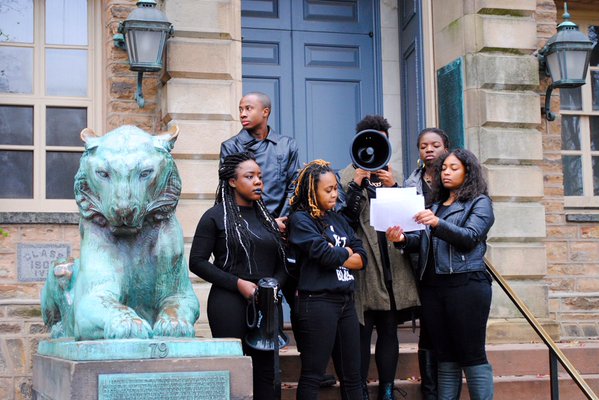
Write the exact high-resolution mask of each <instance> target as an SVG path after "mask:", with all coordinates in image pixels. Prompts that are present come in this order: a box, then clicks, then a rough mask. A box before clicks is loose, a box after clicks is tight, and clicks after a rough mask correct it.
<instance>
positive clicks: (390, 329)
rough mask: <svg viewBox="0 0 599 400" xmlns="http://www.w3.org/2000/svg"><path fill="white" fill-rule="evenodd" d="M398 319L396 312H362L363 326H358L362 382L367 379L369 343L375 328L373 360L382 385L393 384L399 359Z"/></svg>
mask: <svg viewBox="0 0 599 400" xmlns="http://www.w3.org/2000/svg"><path fill="white" fill-rule="evenodd" d="M398 323H399V318H398V314H397V311H396V310H376V311H375V310H370V311H366V312H364V325H360V354H361V359H362V361H361V364H362V367H361V372H360V375H361V377H362V381H366V379H367V378H368V366H369V364H370V342H371V338H372V331H373V328H374V327H375V326H376V334H377V339H376V347H375V351H374V359H375V361H376V367H377V371H378V375H379V381H380V382H383V383H388V382H393V381H394V380H395V372H396V370H397V360H398V359H399V339H398V338H397V325H398Z"/></svg>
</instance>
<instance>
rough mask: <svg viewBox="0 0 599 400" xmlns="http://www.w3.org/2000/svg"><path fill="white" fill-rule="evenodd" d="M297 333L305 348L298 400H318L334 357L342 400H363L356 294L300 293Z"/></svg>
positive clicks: (302, 357)
mask: <svg viewBox="0 0 599 400" xmlns="http://www.w3.org/2000/svg"><path fill="white" fill-rule="evenodd" d="M297 303H298V304H297V312H298V313H297V325H298V326H297V332H298V334H299V338H300V342H301V344H302V351H301V353H300V357H301V360H302V370H301V376H300V379H299V383H298V388H297V399H298V400H313V399H318V390H319V387H320V381H321V380H322V377H323V375H324V373H325V371H326V367H327V364H328V362H329V357H330V356H331V354H332V356H333V364H334V365H335V371H336V373H337V376H338V377H339V381H340V384H341V388H340V389H341V393H342V395H341V396H342V398H343V399H346V400H362V388H361V386H360V352H359V351H357V349H359V346H360V328H359V326H360V324H359V322H358V316H357V314H356V309H355V305H354V299H353V294H333V293H319V294H316V293H312V294H308V293H300V295H299V297H298V299H297Z"/></svg>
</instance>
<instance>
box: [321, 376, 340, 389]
mask: <svg viewBox="0 0 599 400" xmlns="http://www.w3.org/2000/svg"><path fill="white" fill-rule="evenodd" d="M335 383H337V379H335V376H334V375H329V374H326V375H324V376H323V377H322V380H321V381H320V387H321V388H326V387H331V386H333V385H334V384H335Z"/></svg>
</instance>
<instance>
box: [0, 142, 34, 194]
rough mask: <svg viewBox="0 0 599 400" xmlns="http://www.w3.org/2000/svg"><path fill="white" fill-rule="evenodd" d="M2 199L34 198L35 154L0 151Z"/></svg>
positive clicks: (0, 190)
mask: <svg viewBox="0 0 599 400" xmlns="http://www.w3.org/2000/svg"><path fill="white" fill-rule="evenodd" d="M0 165H2V173H1V174H0V198H2V199H32V198H33V152H32V151H8V150H0Z"/></svg>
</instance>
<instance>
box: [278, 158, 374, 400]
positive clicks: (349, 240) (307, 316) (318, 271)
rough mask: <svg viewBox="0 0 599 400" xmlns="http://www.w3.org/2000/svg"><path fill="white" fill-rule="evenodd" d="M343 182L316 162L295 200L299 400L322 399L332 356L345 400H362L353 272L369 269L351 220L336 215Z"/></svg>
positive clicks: (299, 183) (302, 174)
mask: <svg viewBox="0 0 599 400" xmlns="http://www.w3.org/2000/svg"><path fill="white" fill-rule="evenodd" d="M337 196H338V186H337V179H336V178H335V173H334V171H333V170H332V169H331V166H330V164H329V163H327V162H325V161H323V160H315V161H312V162H311V163H309V164H308V165H306V166H305V167H304V169H303V170H302V171H301V172H300V174H299V177H298V180H297V186H296V189H295V194H294V196H293V197H292V198H291V210H292V214H291V216H290V217H289V241H290V243H291V245H292V246H293V248H294V250H295V254H296V257H297V258H299V260H298V265H299V283H298V290H297V296H298V297H297V300H296V313H297V314H296V315H297V334H298V341H300V342H301V347H302V351H301V361H302V369H301V376H300V380H299V384H298V389H297V399H300V400H306V399H310V400H312V399H318V389H319V385H320V382H321V380H322V376H323V375H324V373H325V369H326V366H327V363H328V360H329V357H330V356H331V355H332V357H333V363H334V365H335V370H336V372H337V376H338V377H339V380H340V383H341V387H340V389H341V392H342V397H343V398H344V399H347V400H361V399H362V388H361V385H360V354H359V351H357V349H359V346H360V331H359V323H358V317H357V315H356V310H355V306H354V294H353V293H354V277H353V275H352V270H358V269H361V268H363V267H364V266H365V265H366V252H365V251H364V248H363V247H362V242H361V241H360V239H358V238H357V237H356V236H355V234H354V231H353V230H352V229H351V227H350V226H349V224H348V223H347V221H346V220H345V219H344V218H343V217H342V216H340V215H337V214H336V213H335V212H334V211H333V210H334V208H335V204H336V201H337Z"/></svg>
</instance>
